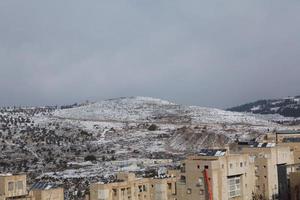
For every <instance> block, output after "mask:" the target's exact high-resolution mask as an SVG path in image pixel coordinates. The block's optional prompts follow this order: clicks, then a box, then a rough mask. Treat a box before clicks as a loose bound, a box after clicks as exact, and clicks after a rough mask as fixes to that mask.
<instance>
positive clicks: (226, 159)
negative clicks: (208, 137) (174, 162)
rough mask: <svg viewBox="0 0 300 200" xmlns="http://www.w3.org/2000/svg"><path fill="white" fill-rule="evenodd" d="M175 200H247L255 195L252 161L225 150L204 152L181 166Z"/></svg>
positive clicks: (177, 173)
mask: <svg viewBox="0 0 300 200" xmlns="http://www.w3.org/2000/svg"><path fill="white" fill-rule="evenodd" d="M169 173H170V174H173V175H177V176H179V181H177V183H176V189H177V192H176V199H177V200H227V199H236V200H250V199H251V198H252V192H254V189H255V188H254V178H253V177H254V160H253V159H251V157H250V156H249V155H248V154H229V153H228V152H227V150H226V149H205V150H201V151H200V153H199V155H196V156H190V157H188V158H187V159H186V160H185V161H183V162H182V166H181V170H180V172H176V171H170V172H169Z"/></svg>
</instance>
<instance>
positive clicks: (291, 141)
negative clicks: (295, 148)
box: [282, 138, 300, 143]
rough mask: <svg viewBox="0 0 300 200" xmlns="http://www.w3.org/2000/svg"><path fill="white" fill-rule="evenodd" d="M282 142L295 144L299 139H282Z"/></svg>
mask: <svg viewBox="0 0 300 200" xmlns="http://www.w3.org/2000/svg"><path fill="white" fill-rule="evenodd" d="M282 141H283V142H286V143H293V142H294V143H297V142H300V138H283V140H282Z"/></svg>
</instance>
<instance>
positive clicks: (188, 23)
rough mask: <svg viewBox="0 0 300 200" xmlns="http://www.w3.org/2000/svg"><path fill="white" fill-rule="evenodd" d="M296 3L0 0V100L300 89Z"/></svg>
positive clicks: (203, 100)
mask: <svg viewBox="0 0 300 200" xmlns="http://www.w3.org/2000/svg"><path fill="white" fill-rule="evenodd" d="M299 11H300V1H298V0H287V1H282V0H265V1H261V0H249V1H248V0H244V1H240V0H232V1H228V0H223V1H222V0H220V1H199V0H195V1H193V0H188V1H184V0H159V1H155V0H120V1H111V0H107V1H100V0H88V1H82V0H81V1H79V0H78V1H77V0H69V1H68V0H51V1H41V0H35V1H34V0H26V1H23V0H1V1H0V94H1V96H0V105H1V106H6V105H45V104H58V105H61V104H68V103H73V102H81V101H84V100H87V99H89V100H102V99H107V98H112V97H119V96H151V97H158V98H163V99H167V100H171V101H174V102H177V103H182V104H189V105H201V106H211V107H220V108H224V107H229V106H233V105H237V104H241V103H245V102H248V101H252V100H256V99H261V98H272V97H282V96H289V95H299V94H300V66H299V63H300V12H299Z"/></svg>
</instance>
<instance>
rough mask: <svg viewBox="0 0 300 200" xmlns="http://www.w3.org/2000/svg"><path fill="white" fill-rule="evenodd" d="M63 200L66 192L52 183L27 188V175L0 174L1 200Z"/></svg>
mask: <svg viewBox="0 0 300 200" xmlns="http://www.w3.org/2000/svg"><path fill="white" fill-rule="evenodd" d="M11 199H17V200H63V199H64V190H63V188H61V187H58V186H57V185H55V184H51V183H35V184H33V185H32V187H31V188H30V189H28V188H27V183H26V175H24V174H21V175H12V174H0V200H11Z"/></svg>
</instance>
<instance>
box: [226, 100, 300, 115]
mask: <svg viewBox="0 0 300 200" xmlns="http://www.w3.org/2000/svg"><path fill="white" fill-rule="evenodd" d="M227 110H228V111H235V112H248V113H254V114H279V115H282V116H284V117H294V118H298V117H300V95H299V96H295V97H286V98H281V99H265V100H258V101H255V102H251V103H246V104H243V105H240V106H236V107H232V108H229V109H227Z"/></svg>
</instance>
